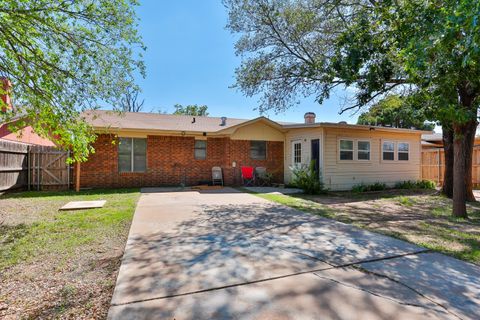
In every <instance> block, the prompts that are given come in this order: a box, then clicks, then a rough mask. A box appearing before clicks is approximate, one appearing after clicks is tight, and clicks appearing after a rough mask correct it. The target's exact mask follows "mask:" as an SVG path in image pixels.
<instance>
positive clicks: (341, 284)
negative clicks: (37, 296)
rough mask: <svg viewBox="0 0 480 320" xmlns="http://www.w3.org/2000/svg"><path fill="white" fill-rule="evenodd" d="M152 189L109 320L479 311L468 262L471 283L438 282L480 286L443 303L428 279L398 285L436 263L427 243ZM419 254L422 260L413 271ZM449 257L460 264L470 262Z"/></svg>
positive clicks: (256, 203) (238, 198)
mask: <svg viewBox="0 0 480 320" xmlns="http://www.w3.org/2000/svg"><path fill="white" fill-rule="evenodd" d="M150 191H151V192H148V193H147V192H146V191H145V190H144V192H145V193H143V194H142V196H141V198H140V201H139V203H138V206H137V209H136V212H135V216H134V219H133V222H132V226H131V229H130V234H129V239H128V241H127V245H126V248H125V254H124V257H123V260H122V265H121V267H120V271H119V275H118V278H117V285H116V287H115V292H114V295H113V299H112V307H111V309H110V312H109V318H110V319H132V318H135V319H151V318H156V319H163V318H165V319H173V318H176V319H318V318H321V319H424V318H428V319H431V318H440V319H445V318H451V319H458V317H456V316H455V314H454V312H450V310H449V309H450V308H453V310H455V312H456V310H457V309H458V308H461V307H464V306H465V308H466V310H468V311H466V312H464V313H462V315H465V316H466V318H468V316H469V315H470V314H471V312H472V311H476V310H477V309H476V308H477V307H478V303H479V302H478V301H477V300H476V299H477V298H475V297H474V293H475V291H474V290H477V289H478V287H476V285H477V284H478V283H477V282H475V280H471V277H477V279H478V278H479V277H478V275H477V273H476V272H478V270H477V271H475V270H474V269H470V267H464V268H463V269H461V268H459V270H461V272H464V273H467V274H469V276H468V277H463V278H462V277H460V276H458V277H452V278H451V279H448V277H445V278H444V279H443V280H442V281H443V282H442V286H443V287H450V286H451V287H453V288H456V286H457V285H458V286H459V289H458V290H461V289H462V287H463V286H464V285H466V283H468V281H473V282H472V283H473V284H474V286H472V287H471V290H472V291H468V290H466V291H464V293H463V294H464V297H463V298H464V299H463V300H462V301H461V303H459V302H455V301H454V300H455V299H453V298H452V301H450V303H449V304H446V305H447V306H448V307H447V308H445V307H444V302H443V301H442V300H441V299H433V298H430V297H431V296H434V295H435V294H436V293H435V290H431V292H428V291H429V290H430V289H429V286H430V285H431V286H435V285H437V284H436V282H435V281H432V280H431V278H429V277H424V278H423V279H425V283H420V284H419V287H420V288H424V289H422V290H419V291H416V290H415V289H413V288H411V287H410V286H409V285H407V284H404V283H402V281H403V279H405V281H406V282H412V284H414V283H415V274H416V272H415V270H416V268H419V269H418V270H424V271H422V272H424V273H427V272H428V270H429V268H431V270H435V264H439V265H440V262H436V261H435V260H432V259H431V258H428V259H424V258H422V257H423V256H427V257H428V256H429V255H430V254H429V253H425V249H423V248H420V247H417V246H414V245H411V244H408V243H406V242H403V241H399V240H396V239H392V238H389V237H386V236H382V235H379V234H375V233H371V232H367V231H364V230H361V229H358V228H355V227H353V226H351V225H346V224H343V223H339V222H335V221H332V220H328V219H324V218H321V217H318V216H314V215H309V214H305V213H303V212H300V211H297V210H294V209H292V208H288V207H285V206H282V205H278V204H275V203H272V202H269V201H267V200H265V199H262V198H259V197H256V196H253V195H251V194H246V193H241V192H238V191H237V190H234V189H230V188H224V189H221V190H205V191H204V190H201V191H182V192H166V191H158V190H156V189H150ZM413 257H416V258H415V259H418V260H419V261H422V263H423V264H422V263H417V264H412V265H409V264H408V261H409V259H413ZM442 257H444V258H443V259H446V260H448V261H450V260H454V261H455V262H450V263H451V264H452V267H451V268H452V269H453V268H454V267H458V266H455V264H457V263H459V264H463V262H461V261H458V260H455V259H453V258H449V257H445V256H442ZM415 259H413V260H412V261H415ZM397 260H398V261H400V262H399V263H398V264H395V263H393V262H395V261H397ZM368 261H376V262H375V263H366V262H368ZM389 263H392V264H391V267H389V266H390V264H389ZM402 263H404V264H405V266H404V265H402ZM355 264H358V265H360V267H361V268H364V269H367V268H371V269H372V270H373V271H378V273H379V274H378V275H376V274H373V273H372V272H370V271H364V270H363V269H361V270H357V269H356V268H357V266H356V265H355ZM383 265H385V266H386V267H385V270H383V271H382V272H384V273H381V272H380V271H381V269H382V266H383ZM466 265H467V266H471V265H469V264H466ZM347 266H350V267H347ZM397 268H400V269H401V268H404V270H405V274H406V273H408V272H407V270H409V269H410V272H411V274H410V275H409V277H407V276H406V275H405V277H404V278H401V277H399V276H398V275H396V274H395V272H398V273H399V274H400V275H401V274H402V272H400V271H396V270H397ZM395 276H397V278H401V279H400V280H396V278H395ZM420 279H422V278H420ZM457 282H458V283H457ZM455 290H457V289H455ZM469 290H470V289H469ZM445 291H446V290H445ZM477 292H478V291H477ZM470 297H473V298H472V299H471V301H472V302H471V305H470V304H469V303H468V302H467V301H466V299H468V298H470ZM442 299H446V300H448V299H449V297H448V295H445V296H444V297H442ZM459 299H460V298H459Z"/></svg>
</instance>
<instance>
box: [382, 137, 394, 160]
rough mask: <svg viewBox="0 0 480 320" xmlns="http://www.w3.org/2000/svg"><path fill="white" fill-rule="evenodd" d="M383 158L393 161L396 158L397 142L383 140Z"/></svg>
mask: <svg viewBox="0 0 480 320" xmlns="http://www.w3.org/2000/svg"><path fill="white" fill-rule="evenodd" d="M382 149H383V160H387V161H392V160H394V159H395V143H393V142H389V141H385V142H383V146H382Z"/></svg>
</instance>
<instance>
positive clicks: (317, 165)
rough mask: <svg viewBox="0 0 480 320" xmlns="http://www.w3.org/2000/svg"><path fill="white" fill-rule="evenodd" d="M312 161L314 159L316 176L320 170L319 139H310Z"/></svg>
mask: <svg viewBox="0 0 480 320" xmlns="http://www.w3.org/2000/svg"><path fill="white" fill-rule="evenodd" d="M312 161H315V164H314V166H315V176H316V177H317V178H318V177H319V172H320V139H313V140H312Z"/></svg>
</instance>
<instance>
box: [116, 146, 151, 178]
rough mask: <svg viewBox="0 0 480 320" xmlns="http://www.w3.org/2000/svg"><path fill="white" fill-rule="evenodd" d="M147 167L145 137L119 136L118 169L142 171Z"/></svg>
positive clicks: (122, 170)
mask: <svg viewBox="0 0 480 320" xmlns="http://www.w3.org/2000/svg"><path fill="white" fill-rule="evenodd" d="M146 169H147V139H140V138H119V143H118V170H119V171H120V172H144V171H146Z"/></svg>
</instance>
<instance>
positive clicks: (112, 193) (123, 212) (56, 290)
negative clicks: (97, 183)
mask: <svg viewBox="0 0 480 320" xmlns="http://www.w3.org/2000/svg"><path fill="white" fill-rule="evenodd" d="M138 198H139V191H138V190H137V189H123V190H122V189H121V190H92V191H82V192H79V193H75V192H23V193H17V194H7V195H3V196H0V318H5V319H19V318H22V319H23V318H35V319H36V318H44V319H45V318H48V319H50V318H75V319H78V318H82V319H83V318H85V319H92V318H105V316H106V313H107V311H108V307H109V304H110V299H111V296H112V293H113V289H114V286H115V280H116V276H117V272H118V268H119V266H120V259H121V257H122V254H123V249H124V246H125V242H126V239H127V236H128V230H129V228H130V223H131V220H132V217H133V213H134V210H135V205H136V203H137V200H138ZM101 199H104V200H107V203H106V204H105V206H104V207H103V208H99V209H90V210H78V211H58V209H59V208H60V207H61V206H63V205H64V204H65V203H67V202H69V201H79V200H101Z"/></svg>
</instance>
